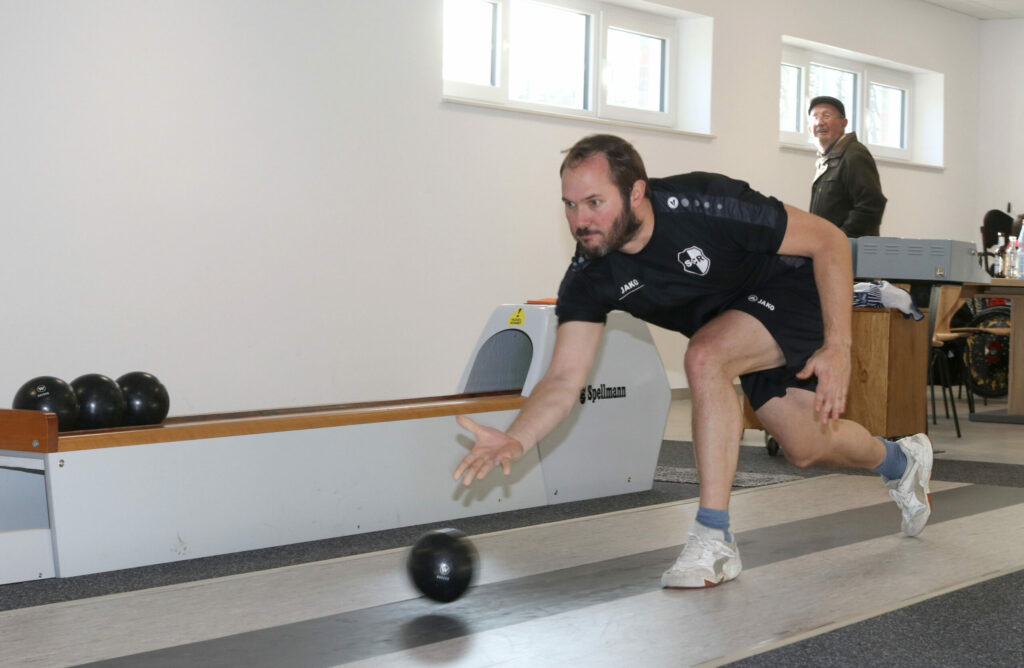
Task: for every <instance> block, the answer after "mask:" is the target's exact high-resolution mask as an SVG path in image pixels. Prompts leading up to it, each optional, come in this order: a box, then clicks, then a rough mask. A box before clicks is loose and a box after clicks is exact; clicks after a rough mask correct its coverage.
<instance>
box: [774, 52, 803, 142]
mask: <svg viewBox="0 0 1024 668" xmlns="http://www.w3.org/2000/svg"><path fill="white" fill-rule="evenodd" d="M783 66H785V67H792V68H795V69H796V70H797V71H798V72H799V75H798V77H797V79H798V80H799V90H798V91H797V95H798V96H799V98H800V99H798V100H797V101H796V108H797V111H798V113H799V114H800V122H799V123H798V125H799V126H800V127H801V128H802V127H803V126H804V125H805V124H806V123H807V114H805V113H803V112H804V109H803V106H804V97H805V95H804V92H803V91H804V90H805V89H806V87H807V74H808V72H807V68H806V67H804V66H803V65H800V64H798V63H791V62H789V60H787V59H786V58H783V59H782V62H781V63H779V89H780V91H779V92H780V94H781V89H782V67H783ZM780 125H781V123H780ZM783 134H785V135H786V136H787V138H788V139H789V140H790V141H792V142H793V143H796V142H799V141H800V137H801V136H802V133H800V132H792V131H790V130H782V129H781V128H780V129H779V135H780V137H781V136H782V135H783Z"/></svg>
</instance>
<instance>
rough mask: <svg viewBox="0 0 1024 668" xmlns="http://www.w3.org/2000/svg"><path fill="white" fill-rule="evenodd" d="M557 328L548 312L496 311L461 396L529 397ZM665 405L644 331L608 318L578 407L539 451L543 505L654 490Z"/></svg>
mask: <svg viewBox="0 0 1024 668" xmlns="http://www.w3.org/2000/svg"><path fill="white" fill-rule="evenodd" d="M557 327H558V321H557V317H556V316H555V307H554V306H552V305H546V304H526V305H522V304H504V305H502V306H499V307H498V308H497V309H495V311H494V313H493V314H492V315H491V317H490V319H489V320H488V321H487V324H486V326H485V327H484V331H483V333H482V334H481V336H480V340H479V341H478V342H477V345H476V348H475V349H474V350H473V354H472V355H471V356H470V363H469V365H467V367H466V370H465V372H464V373H463V376H462V381H461V382H460V384H459V391H460V392H487V391H498V390H510V389H522V393H523V394H524V395H529V394H530V392H531V391H532V390H533V387H534V385H536V384H537V381H539V380H540V379H541V377H542V376H543V375H544V372H545V371H546V370H547V368H548V365H549V364H550V362H551V355H552V353H553V352H554V345H555V330H556V329H557ZM670 403H671V390H670V388H669V384H668V378H667V377H666V375H665V368H664V365H663V364H662V361H661V357H660V356H659V354H658V350H657V348H655V346H654V341H653V339H652V338H651V333H650V330H649V329H648V327H647V325H646V324H645V323H644V322H642V321H640V320H637V319H636V318H634V317H633V316H631V315H629V314H627V313H623V312H621V311H613V312H612V313H610V314H609V315H608V323H607V325H606V326H605V333H604V337H603V339H602V342H601V345H600V347H599V349H598V351H597V357H596V359H595V360H594V365H593V368H592V369H591V372H590V376H589V377H588V379H587V383H586V385H585V386H584V387H581V388H580V395H579V401H578V402H577V403H576V405H575V406H574V407H573V410H572V412H571V413H570V414H569V417H568V418H567V419H566V420H565V421H564V422H563V423H562V424H561V426H559V427H558V428H557V429H556V430H555V431H554V432H552V433H551V434H550V435H549V436H548V437H547V438H545V439H543V440H542V441H541V442H540V443H539V444H538V451H539V454H540V468H541V471H542V473H543V476H544V485H545V487H546V489H547V495H548V503H564V502H567V501H577V500H580V499H591V498H596V497H601V496H611V495H613V494H625V493H628V492H636V491H640V490H648V489H651V487H652V486H653V484H654V470H655V468H656V466H657V462H658V453H659V452H660V450H661V442H662V439H663V437H664V435H665V421H666V420H667V418H668V410H669V405H670Z"/></svg>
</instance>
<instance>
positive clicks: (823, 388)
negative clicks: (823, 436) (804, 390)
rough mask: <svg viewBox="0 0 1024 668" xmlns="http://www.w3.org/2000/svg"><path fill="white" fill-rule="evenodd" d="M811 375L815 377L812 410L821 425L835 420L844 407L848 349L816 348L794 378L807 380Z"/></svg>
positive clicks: (848, 364) (848, 357) (846, 388)
mask: <svg viewBox="0 0 1024 668" xmlns="http://www.w3.org/2000/svg"><path fill="white" fill-rule="evenodd" d="M812 375H815V376H817V377H818V389H817V390H816V391H815V393H814V412H815V413H817V414H818V415H820V416H821V423H822V424H826V423H828V421H829V420H838V419H839V417H840V416H841V415H842V413H843V411H845V410H846V393H847V390H848V388H849V386H850V352H849V350H844V349H843V348H841V347H835V346H828V345H825V346H823V347H821V348H819V349H818V350H817V351H815V353H814V354H813V355H811V357H810V359H808V360H807V364H805V365H804V368H803V369H801V370H800V372H799V373H797V375H796V377H797V378H800V379H807V378H810V377H811V376H812Z"/></svg>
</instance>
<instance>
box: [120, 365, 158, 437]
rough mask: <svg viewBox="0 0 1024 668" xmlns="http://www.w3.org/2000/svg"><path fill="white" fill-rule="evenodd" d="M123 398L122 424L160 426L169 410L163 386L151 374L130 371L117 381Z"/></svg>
mask: <svg viewBox="0 0 1024 668" xmlns="http://www.w3.org/2000/svg"><path fill="white" fill-rule="evenodd" d="M117 384H118V385H119V386H120V387H121V394H122V395H123V396H124V424H125V425H146V424H160V423H161V422H163V421H164V418H165V417H167V412H168V411H169V410H170V408H171V398H170V395H169V394H168V393H167V388H166V387H164V384H163V383H161V382H160V380H159V379H158V378H157V377H156V376H154V375H153V374H151V373H146V372H145V371H132V372H131V373H126V374H124V375H123V376H121V377H120V378H118V379H117Z"/></svg>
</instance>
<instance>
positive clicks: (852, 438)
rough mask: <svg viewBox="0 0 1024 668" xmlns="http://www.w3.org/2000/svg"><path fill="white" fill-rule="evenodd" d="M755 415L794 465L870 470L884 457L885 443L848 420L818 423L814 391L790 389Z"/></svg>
mask: <svg viewBox="0 0 1024 668" xmlns="http://www.w3.org/2000/svg"><path fill="white" fill-rule="evenodd" d="M757 417H758V419H760V420H761V423H762V424H763V425H764V426H765V429H767V430H768V432H769V433H770V434H771V435H772V436H774V437H775V439H776V440H777V441H778V442H779V445H781V446H782V449H783V450H784V451H785V453H786V458H787V459H788V460H789V461H790V462H792V463H793V464H796V465H797V466H811V465H812V464H824V465H828V466H845V467H850V468H861V469H873V468H875V467H877V466H878V465H879V464H881V463H882V460H883V459H885V446H884V445H882V443H881V441H879V440H878V439H877V438H874V437H872V436H871V434H870V433H869V432H868V430H867V429H865V428H864V427H862V426H860V425H859V424H857V423H856V422H851V421H850V420H838V421H836V422H831V423H829V424H827V425H823V424H821V422H820V421H819V420H818V419H817V416H816V415H815V413H814V393H813V392H810V391H808V390H801V389H797V388H790V390H789V391H788V392H786V396H784V397H776V398H774V399H772V400H770V401H768V402H767V403H766V404H765V405H764V406H762V407H761V408H759V409H758V411H757Z"/></svg>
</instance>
